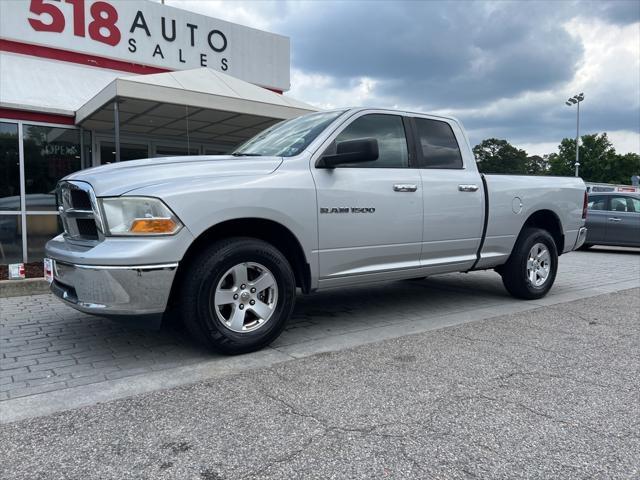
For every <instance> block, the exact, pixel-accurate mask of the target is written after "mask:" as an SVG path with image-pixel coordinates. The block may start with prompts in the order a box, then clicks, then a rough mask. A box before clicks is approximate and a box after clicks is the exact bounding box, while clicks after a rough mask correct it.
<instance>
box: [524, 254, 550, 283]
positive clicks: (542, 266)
mask: <svg viewBox="0 0 640 480" xmlns="http://www.w3.org/2000/svg"><path fill="white" fill-rule="evenodd" d="M549 273H551V254H550V253H549V249H548V248H547V246H546V245H545V244H544V243H536V244H535V245H534V246H533V247H531V250H529V257H528V258H527V279H528V280H529V283H531V285H533V286H534V287H541V286H542V285H544V284H545V282H546V281H547V278H549Z"/></svg>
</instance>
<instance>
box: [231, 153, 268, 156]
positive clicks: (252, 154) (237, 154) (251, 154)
mask: <svg viewBox="0 0 640 480" xmlns="http://www.w3.org/2000/svg"><path fill="white" fill-rule="evenodd" d="M231 155H233V156H234V157H261V156H262V155H260V154H259V153H244V152H233V153H232V154H231Z"/></svg>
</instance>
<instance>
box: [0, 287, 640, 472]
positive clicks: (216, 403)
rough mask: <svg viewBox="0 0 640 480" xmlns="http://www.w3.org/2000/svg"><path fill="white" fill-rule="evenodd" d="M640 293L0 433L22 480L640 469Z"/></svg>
mask: <svg viewBox="0 0 640 480" xmlns="http://www.w3.org/2000/svg"><path fill="white" fill-rule="evenodd" d="M639 311H640V289H638V288H636V289H632V290H625V291H621V292H617V293H611V294H605V295H601V296H596V297H591V298H586V299H581V300H578V301H573V302H567V303H559V304H555V305H553V306H548V307H546V308H537V309H534V310H531V311H527V312H520V313H515V314H511V315H505V316H500V317H496V318H492V319H488V320H485V321H480V322H473V323H467V324H464V325H458V326H455V327H449V328H444V329H439V330H437V331H431V332H427V333H421V334H417V335H410V336H404V337H401V338H396V339H392V340H386V341H383V342H378V343H373V344H369V345H361V346H359V347H356V348H352V349H347V350H344V351H341V352H333V353H324V354H318V355H314V356H311V357H307V358H303V359H295V360H291V361H289V362H285V363H281V364H278V365H274V366H271V367H269V368H261V369H253V370H251V371H246V372H243V373H240V374H236V375H226V376H223V377H220V378H216V379H213V380H209V381H207V382H200V383H196V384H192V385H189V386H181V387H177V388H174V389H169V390H163V391H157V392H152V393H146V394H143V395H139V396H136V397H132V398H127V399H121V400H117V401H113V402H109V403H106V404H101V405H94V406H91V407H84V408H81V409H77V410H72V411H67V412H62V413H57V414H54V415H50V416H46V417H41V418H35V419H30V420H25V421H22V422H16V423H12V424H9V425H2V426H0V450H1V451H2V459H3V461H2V464H1V465H0V477H2V478H12V479H16V480H20V479H29V480H32V479H36V478H67V479H83V480H89V479H100V480H106V479H129V478H130V479H164V478H167V479H168V478H172V479H173V478H176V479H177V478H179V479H200V480H211V479H235V478H247V479H251V478H263V479H269V478H274V479H280V478H309V479H312V478H317V479H329V478H401V479H413V478H416V479H417V478H420V479H423V478H476V477H479V478H510V479H511V478H541V479H542V478H545V479H546V478H571V479H573V478H638V477H639V476H640V398H639V397H638V391H640V378H639V377H638V371H640V350H639V349H638V345H639V343H640V318H639V316H638V312H639Z"/></svg>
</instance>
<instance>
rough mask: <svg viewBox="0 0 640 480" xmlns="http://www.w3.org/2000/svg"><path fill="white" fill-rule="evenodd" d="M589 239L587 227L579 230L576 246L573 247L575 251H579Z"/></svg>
mask: <svg viewBox="0 0 640 480" xmlns="http://www.w3.org/2000/svg"><path fill="white" fill-rule="evenodd" d="M586 239H587V227H580V230H578V238H576V244H575V245H574V246H573V249H574V250H577V249H579V248H580V247H581V246H582V245H584V242H585V240H586Z"/></svg>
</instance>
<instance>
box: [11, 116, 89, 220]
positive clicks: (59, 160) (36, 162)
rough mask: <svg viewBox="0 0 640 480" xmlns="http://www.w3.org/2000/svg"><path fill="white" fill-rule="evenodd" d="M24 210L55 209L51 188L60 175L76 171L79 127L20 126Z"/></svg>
mask: <svg viewBox="0 0 640 480" xmlns="http://www.w3.org/2000/svg"><path fill="white" fill-rule="evenodd" d="M23 137H24V139H23V141H24V172H25V184H26V185H25V188H26V190H25V192H26V203H27V205H26V209H27V210H55V209H56V200H55V188H56V184H57V183H58V180H60V179H61V178H62V177H64V176H66V175H68V174H70V173H72V172H75V171H76V170H80V168H81V146H80V130H78V129H70V128H59V127H46V126H41V125H26V124H25V125H24V126H23Z"/></svg>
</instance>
